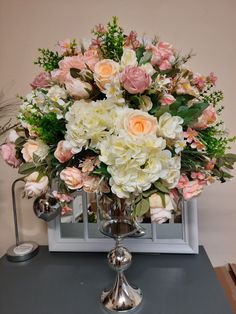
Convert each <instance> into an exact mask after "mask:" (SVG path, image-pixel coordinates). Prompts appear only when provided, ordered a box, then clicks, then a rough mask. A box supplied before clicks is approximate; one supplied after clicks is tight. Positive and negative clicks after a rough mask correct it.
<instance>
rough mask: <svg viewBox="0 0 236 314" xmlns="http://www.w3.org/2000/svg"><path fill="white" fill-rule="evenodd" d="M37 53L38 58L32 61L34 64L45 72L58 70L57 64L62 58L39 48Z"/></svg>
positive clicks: (55, 53)
mask: <svg viewBox="0 0 236 314" xmlns="http://www.w3.org/2000/svg"><path fill="white" fill-rule="evenodd" d="M38 51H39V53H40V56H39V57H38V58H37V60H36V61H34V64H38V65H39V66H40V67H42V68H44V70H45V71H47V72H51V71H53V70H55V69H58V63H59V61H60V60H62V59H63V56H59V55H58V53H57V52H53V51H50V50H49V49H41V48H39V49H38Z"/></svg>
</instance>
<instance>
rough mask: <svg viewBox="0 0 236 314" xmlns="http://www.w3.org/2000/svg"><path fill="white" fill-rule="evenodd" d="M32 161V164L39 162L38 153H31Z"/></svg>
mask: <svg viewBox="0 0 236 314" xmlns="http://www.w3.org/2000/svg"><path fill="white" fill-rule="evenodd" d="M33 162H34V164H40V162H41V159H40V157H39V156H38V155H36V154H35V153H33Z"/></svg>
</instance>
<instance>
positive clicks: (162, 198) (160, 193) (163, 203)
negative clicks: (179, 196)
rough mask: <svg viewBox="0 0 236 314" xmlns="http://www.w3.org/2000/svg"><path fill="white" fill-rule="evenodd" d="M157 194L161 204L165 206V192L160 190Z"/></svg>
mask: <svg viewBox="0 0 236 314" xmlns="http://www.w3.org/2000/svg"><path fill="white" fill-rule="evenodd" d="M157 194H158V195H159V196H160V198H161V201H162V206H163V207H166V199H165V193H162V192H157Z"/></svg>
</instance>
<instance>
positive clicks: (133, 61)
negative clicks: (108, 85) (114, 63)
mask: <svg viewBox="0 0 236 314" xmlns="http://www.w3.org/2000/svg"><path fill="white" fill-rule="evenodd" d="M120 63H121V70H123V69H124V68H125V67H127V66H129V65H131V66H135V65H138V61H137V58H136V53H135V51H134V50H133V49H130V48H124V50H123V55H122V57H121V61H120Z"/></svg>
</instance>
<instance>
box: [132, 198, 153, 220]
mask: <svg viewBox="0 0 236 314" xmlns="http://www.w3.org/2000/svg"><path fill="white" fill-rule="evenodd" d="M149 208H150V205H149V200H148V199H146V198H142V199H141V201H140V202H139V203H138V204H136V206H135V216H137V217H141V216H143V215H144V214H145V213H146V212H147V211H148V210H149Z"/></svg>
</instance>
